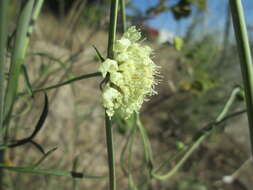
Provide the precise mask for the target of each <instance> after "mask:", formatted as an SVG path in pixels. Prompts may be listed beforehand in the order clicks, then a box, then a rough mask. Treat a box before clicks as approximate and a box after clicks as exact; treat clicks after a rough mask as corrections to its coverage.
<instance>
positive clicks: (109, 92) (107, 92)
mask: <svg viewBox="0 0 253 190" xmlns="http://www.w3.org/2000/svg"><path fill="white" fill-rule="evenodd" d="M140 39H141V33H140V32H139V31H138V30H137V29H136V28H135V27H130V28H129V29H128V30H127V32H125V33H124V34H123V37H122V38H121V39H119V40H117V41H116V42H115V46H114V48H115V49H114V59H115V60H112V59H106V60H105V61H104V62H103V63H101V65H100V67H99V71H100V72H101V73H102V76H103V77H104V78H105V77H106V76H107V75H109V82H108V83H107V84H106V85H105V87H104V88H103V95H102V101H103V106H104V107H105V108H106V113H107V114H108V116H109V117H112V116H113V115H114V113H115V111H116V110H117V111H118V112H119V114H120V115H121V116H122V117H124V118H125V119H127V118H129V117H130V116H131V114H132V113H134V112H138V111H139V110H140V108H141V105H142V104H143V102H144V101H146V100H147V96H150V95H153V94H155V93H156V92H155V91H154V85H155V84H156V82H155V75H156V74H157V73H158V72H157V68H158V66H157V65H155V64H154V62H153V61H152V60H151V58H150V55H151V53H152V50H151V48H149V47H148V46H144V45H142V44H140V43H139V41H140Z"/></svg>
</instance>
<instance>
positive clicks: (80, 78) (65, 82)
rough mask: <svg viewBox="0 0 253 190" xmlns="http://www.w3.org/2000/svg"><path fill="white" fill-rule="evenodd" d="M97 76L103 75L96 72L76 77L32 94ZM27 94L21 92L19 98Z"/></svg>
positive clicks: (34, 91) (39, 89)
mask: <svg viewBox="0 0 253 190" xmlns="http://www.w3.org/2000/svg"><path fill="white" fill-rule="evenodd" d="M97 76H101V73H100V72H96V73H90V74H85V75H81V76H78V77H74V78H72V79H69V80H67V81H64V82H61V83H58V84H55V85H52V86H48V87H45V88H38V89H33V90H32V92H33V94H35V93H37V92H43V91H48V90H52V89H55V88H59V87H61V86H65V85H68V84H71V83H72V82H75V81H79V80H83V79H88V78H92V77H97ZM25 94H27V93H26V92H21V93H20V94H19V96H22V95H25Z"/></svg>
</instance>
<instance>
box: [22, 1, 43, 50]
mask: <svg viewBox="0 0 253 190" xmlns="http://www.w3.org/2000/svg"><path fill="white" fill-rule="evenodd" d="M43 2H44V0H36V1H35V4H34V9H33V13H32V16H31V21H30V23H29V26H28V31H27V35H26V40H25V45H24V47H25V49H27V47H28V44H29V40H30V37H31V35H32V32H33V29H34V26H35V23H36V21H37V19H38V16H39V14H40V11H41V8H42V5H43Z"/></svg>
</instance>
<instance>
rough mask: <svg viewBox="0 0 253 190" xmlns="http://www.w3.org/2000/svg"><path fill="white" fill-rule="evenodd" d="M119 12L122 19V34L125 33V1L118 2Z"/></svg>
mask: <svg viewBox="0 0 253 190" xmlns="http://www.w3.org/2000/svg"><path fill="white" fill-rule="evenodd" d="M120 12H121V18H122V31H123V33H124V32H125V31H126V27H127V26H126V3H125V0H120Z"/></svg>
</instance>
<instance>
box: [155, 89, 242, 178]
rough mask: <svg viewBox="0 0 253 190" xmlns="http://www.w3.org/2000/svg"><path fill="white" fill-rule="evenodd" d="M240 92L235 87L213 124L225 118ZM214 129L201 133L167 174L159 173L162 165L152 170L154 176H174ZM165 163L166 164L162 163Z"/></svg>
mask: <svg viewBox="0 0 253 190" xmlns="http://www.w3.org/2000/svg"><path fill="white" fill-rule="evenodd" d="M239 92H240V89H239V88H235V89H234V90H233V91H232V93H231V95H230V97H229V99H228V101H227V102H226V104H225V106H224V107H223V109H222V111H221V113H220V114H219V115H218V116H217V118H216V119H215V123H214V124H213V125H218V124H220V122H221V121H222V120H223V119H224V118H225V116H226V114H227V113H228V111H229V109H230V108H231V106H232V105H233V103H234V102H235V100H236V97H237V95H238V93H239ZM212 132H213V130H212V129H211V130H208V131H207V132H205V133H204V134H203V135H201V136H200V137H198V139H197V140H196V141H195V142H193V143H192V144H191V145H190V146H189V148H188V150H187V152H186V153H185V154H184V155H183V156H182V158H181V159H180V160H179V161H178V162H177V164H176V165H175V166H174V167H173V168H172V169H171V170H170V171H169V172H167V173H166V174H163V175H159V174H157V173H158V170H160V169H161V168H162V167H159V169H158V170H153V172H152V176H153V177H154V178H156V179H159V180H165V179H168V178H170V177H172V176H173V175H174V174H175V173H176V172H177V171H178V170H179V169H180V168H181V167H182V165H183V164H184V163H185V161H186V160H187V159H188V158H189V157H190V156H191V155H192V153H193V152H194V151H195V150H196V149H197V148H198V147H199V145H200V144H201V143H202V142H203V141H204V140H205V139H206V138H207V137H209V136H210V135H211V134H212ZM162 165H165V164H162Z"/></svg>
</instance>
